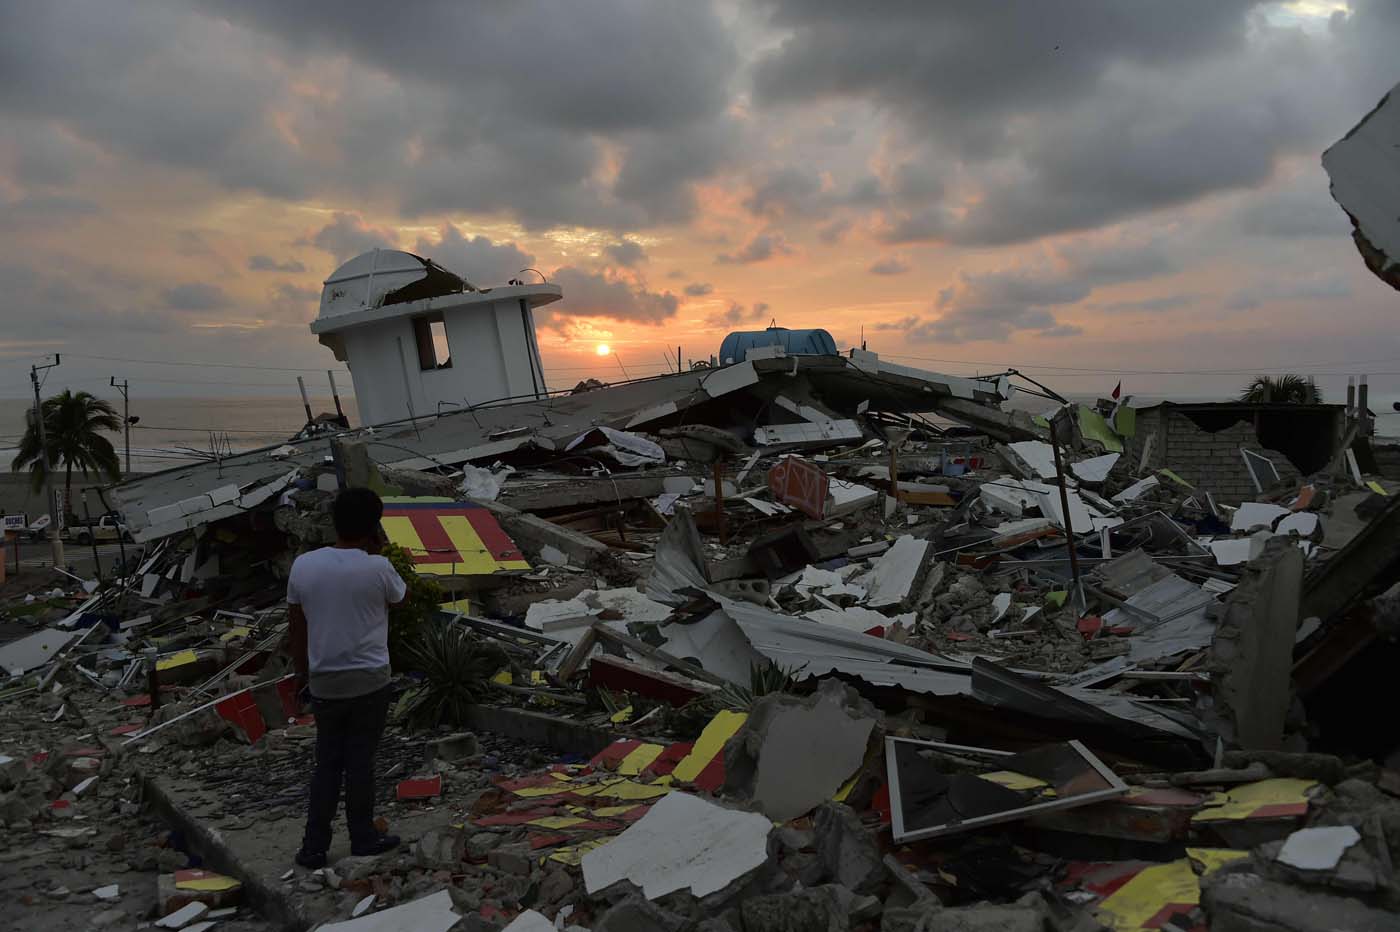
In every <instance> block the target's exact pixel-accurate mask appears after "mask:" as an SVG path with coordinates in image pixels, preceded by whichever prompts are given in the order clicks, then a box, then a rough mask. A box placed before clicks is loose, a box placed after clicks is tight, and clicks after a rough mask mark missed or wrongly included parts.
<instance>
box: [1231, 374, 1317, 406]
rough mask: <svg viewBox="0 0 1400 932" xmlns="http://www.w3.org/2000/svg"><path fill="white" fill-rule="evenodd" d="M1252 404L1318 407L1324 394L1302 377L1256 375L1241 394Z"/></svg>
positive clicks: (1241, 397)
mask: <svg viewBox="0 0 1400 932" xmlns="http://www.w3.org/2000/svg"><path fill="white" fill-rule="evenodd" d="M1240 401H1245V402H1249V403H1250V404H1286V405H1318V404H1322V392H1320V391H1318V390H1317V386H1316V385H1315V384H1313V383H1312V382H1309V381H1308V380H1307V379H1305V378H1303V377H1302V376H1301V375H1279V376H1273V375H1256V376H1255V377H1254V381H1252V382H1250V383H1249V385H1247V386H1245V390H1244V391H1243V392H1241V393H1240Z"/></svg>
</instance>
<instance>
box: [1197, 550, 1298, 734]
mask: <svg viewBox="0 0 1400 932" xmlns="http://www.w3.org/2000/svg"><path fill="white" fill-rule="evenodd" d="M1302 581H1303V554H1302V553H1301V552H1300V551H1299V550H1298V548H1297V547H1295V546H1293V544H1292V543H1291V542H1290V541H1288V540H1287V539H1284V538H1277V539H1273V540H1270V541H1269V542H1268V543H1267V544H1266V545H1265V549H1264V552H1263V553H1262V554H1261V555H1260V557H1259V559H1257V560H1255V561H1254V562H1253V563H1250V564H1249V566H1248V567H1247V568H1246V569H1245V571H1244V574H1243V575H1242V576H1241V578H1240V582H1239V585H1237V586H1236V587H1235V589H1234V590H1233V591H1232V592H1231V593H1230V596H1229V598H1228V599H1227V600H1226V602H1225V607H1224V610H1223V611H1222V612H1221V617H1220V620H1219V623H1218V625H1217V627H1216V631H1215V638H1214V640H1213V641H1212V642H1211V648H1210V660H1209V669H1210V672H1211V677H1212V680H1211V683H1212V688H1213V690H1214V692H1215V700H1216V701H1215V709H1214V714H1215V715H1216V716H1218V718H1219V721H1220V725H1221V733H1222V734H1223V735H1224V736H1225V739H1226V741H1228V742H1230V743H1234V744H1238V745H1240V746H1241V747H1245V748H1262V749H1265V750H1277V749H1278V748H1279V747H1280V746H1281V745H1282V743H1283V724H1284V719H1285V718H1286V716H1287V714H1288V707H1289V704H1290V702H1291V683H1290V676H1291V674H1292V665H1293V636H1294V632H1296V631H1297V629H1298V612H1299V599H1300V596H1301V592H1302Z"/></svg>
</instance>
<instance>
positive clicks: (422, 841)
mask: <svg viewBox="0 0 1400 932" xmlns="http://www.w3.org/2000/svg"><path fill="white" fill-rule="evenodd" d="M466 847H467V842H466V839H465V838H464V837H463V835H462V832H460V831H459V830H457V829H454V828H434V829H429V830H428V831H426V832H424V833H423V835H422V836H421V837H420V838H419V839H418V841H416V842H415V843H414V845H413V859H414V861H415V862H416V863H417V864H418V866H419V867H423V868H427V869H429V870H437V869H440V868H441V869H446V870H453V869H455V868H457V867H458V865H460V864H461V863H462V858H463V856H464V855H465V854H466Z"/></svg>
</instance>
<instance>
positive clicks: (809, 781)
mask: <svg viewBox="0 0 1400 932" xmlns="http://www.w3.org/2000/svg"><path fill="white" fill-rule="evenodd" d="M876 717H877V713H876V712H875V709H874V707H873V706H872V705H870V703H868V702H866V701H865V700H864V699H862V698H860V694H859V693H857V692H856V691H855V690H854V689H851V688H850V687H848V686H846V685H845V684H844V683H842V682H841V681H839V680H834V679H833V680H823V681H822V682H821V685H820V686H819V687H818V690H817V693H816V694H815V695H813V696H808V697H805V698H799V697H797V696H792V695H787V694H783V693H774V694H772V695H768V696H764V697H763V698H762V699H760V700H759V701H758V702H757V703H755V704H754V707H753V711H752V712H750V714H749V717H748V720H747V721H745V723H744V726H743V728H741V729H740V730H739V732H738V733H737V734H735V736H734V738H733V739H732V740H731V741H730V742H729V744H728V745H726V746H725V754H724V766H725V781H724V782H725V790H726V792H728V793H730V794H733V795H737V796H739V797H740V798H745V799H751V800H753V802H754V803H755V804H756V805H757V806H758V808H759V810H760V811H762V812H763V813H764V814H765V815H767V816H768V817H769V818H771V819H773V820H775V821H786V820H787V819H791V818H794V817H796V816H799V815H802V814H803V813H804V812H809V811H810V810H812V809H813V808H815V807H817V806H819V805H821V804H822V803H823V802H825V801H827V800H829V799H831V798H832V797H833V796H835V795H836V792H837V790H839V789H840V788H841V785H842V784H843V783H845V782H846V781H847V780H849V779H850V778H851V776H852V775H853V774H854V773H855V772H856V771H857V770H859V769H860V765H861V763H862V762H863V761H864V760H865V753H866V749H867V747H868V746H869V743H870V737H871V734H872V733H873V732H874V730H875V722H876Z"/></svg>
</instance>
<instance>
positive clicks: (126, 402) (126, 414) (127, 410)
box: [112, 375, 131, 479]
mask: <svg viewBox="0 0 1400 932" xmlns="http://www.w3.org/2000/svg"><path fill="white" fill-rule="evenodd" d="M130 385H131V383H130V382H129V381H128V380H127V379H122V380H121V384H120V385H119V384H117V377H116V376H115V375H114V376H112V387H113V388H115V389H116V390H117V391H119V392H121V393H122V429H123V431H124V432H125V433H126V478H128V479H130V478H131V399H130V398H128V397H127V394H126V391H127V389H128V388H129V387H130Z"/></svg>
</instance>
